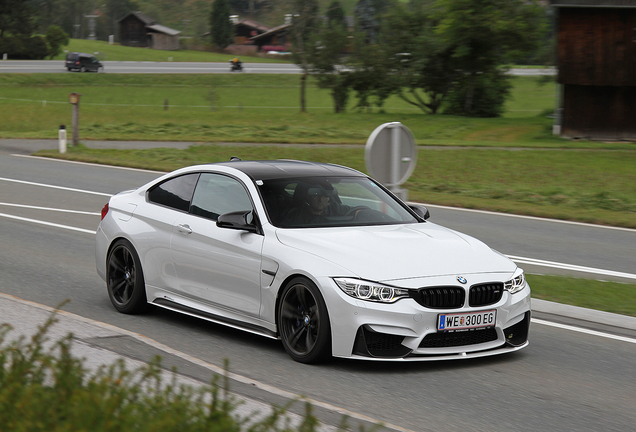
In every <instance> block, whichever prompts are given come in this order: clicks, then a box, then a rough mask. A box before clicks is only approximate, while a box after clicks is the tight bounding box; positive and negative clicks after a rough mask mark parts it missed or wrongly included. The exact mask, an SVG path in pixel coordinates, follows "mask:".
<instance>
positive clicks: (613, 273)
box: [506, 255, 636, 280]
mask: <svg viewBox="0 0 636 432" xmlns="http://www.w3.org/2000/svg"><path fill="white" fill-rule="evenodd" d="M506 256H507V257H508V258H510V259H511V260H513V261H514V262H516V263H517V264H530V265H536V266H541V267H549V268H558V269H562V270H573V271H577V272H582V273H592V274H598V275H603V276H615V277H620V278H626V279H635V280H636V274H632V273H623V272H618V271H613V270H604V269H599V268H593V267H584V266H579V265H575V264H565V263H559V262H554V261H545V260H540V259H536V258H526V257H519V256H514V255H506Z"/></svg>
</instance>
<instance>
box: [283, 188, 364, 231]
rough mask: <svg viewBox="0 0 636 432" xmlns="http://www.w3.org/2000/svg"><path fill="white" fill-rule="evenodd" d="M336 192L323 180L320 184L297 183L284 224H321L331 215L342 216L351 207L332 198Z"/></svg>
mask: <svg viewBox="0 0 636 432" xmlns="http://www.w3.org/2000/svg"><path fill="white" fill-rule="evenodd" d="M337 194H338V192H337V191H336V189H334V187H333V186H332V185H331V184H329V183H327V182H325V183H321V184H311V185H310V184H307V183H299V184H298V185H297V186H296V190H295V191H294V201H295V202H296V206H295V207H293V208H292V209H291V210H290V211H289V213H288V214H287V216H286V217H285V220H284V224H285V225H289V226H300V225H314V224H322V223H324V222H326V221H327V220H328V218H329V217H332V216H344V215H346V214H347V213H348V212H349V211H350V210H351V209H352V208H353V207H351V206H348V205H344V204H341V203H340V202H338V201H339V200H336V199H332V197H334V198H335V197H336V196H337Z"/></svg>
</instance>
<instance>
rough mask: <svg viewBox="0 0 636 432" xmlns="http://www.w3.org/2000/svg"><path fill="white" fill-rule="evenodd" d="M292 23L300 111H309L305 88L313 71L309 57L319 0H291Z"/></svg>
mask: <svg viewBox="0 0 636 432" xmlns="http://www.w3.org/2000/svg"><path fill="white" fill-rule="evenodd" d="M290 6H291V10H292V17H293V18H292V23H291V26H290V28H289V33H290V35H291V48H292V58H293V59H294V63H296V64H297V65H298V66H300V69H301V70H302V73H301V75H300V112H307V106H306V105H307V103H306V98H305V93H306V91H305V89H306V85H307V77H308V76H309V74H310V73H311V65H310V61H309V57H310V56H311V53H312V51H313V48H312V44H313V43H314V42H315V38H313V39H312V35H315V31H316V29H317V27H318V1H317V0H291V4H290Z"/></svg>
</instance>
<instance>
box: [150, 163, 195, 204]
mask: <svg viewBox="0 0 636 432" xmlns="http://www.w3.org/2000/svg"><path fill="white" fill-rule="evenodd" d="M198 178H199V174H198V173H197V174H186V175H182V176H179V177H175V178H172V179H170V180H166V181H165V182H163V183H160V184H158V185H157V186H154V187H153V188H152V189H150V191H148V200H149V201H150V202H153V203H155V204H161V205H165V206H168V207H172V208H174V209H177V210H181V211H185V212H187V211H188V208H189V207H190V200H191V199H192V192H193V191H194V187H195V186H196V184H197V179H198Z"/></svg>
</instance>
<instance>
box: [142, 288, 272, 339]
mask: <svg viewBox="0 0 636 432" xmlns="http://www.w3.org/2000/svg"><path fill="white" fill-rule="evenodd" d="M151 304H154V305H156V306H159V307H162V308H164V309H168V310H171V311H175V312H180V313H183V314H186V315H190V316H193V317H195V318H201V319H204V320H206V321H210V322H213V323H217V324H221V325H224V326H227V327H232V328H235V329H238V330H243V331H246V332H248V333H253V334H257V335H260V336H265V337H267V338H270V339H279V337H278V335H277V334H276V333H275V332H273V331H271V330H268V329H266V328H264V327H260V326H257V325H254V324H246V323H244V322H241V321H237V320H234V319H231V318H227V317H222V316H219V315H215V314H212V313H209V312H204V311H201V310H199V309H195V308H192V307H189V306H185V305H182V304H180V303H176V302H173V301H170V300H168V299H165V298H157V299H155V300H154V301H153V302H152V303H151Z"/></svg>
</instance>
